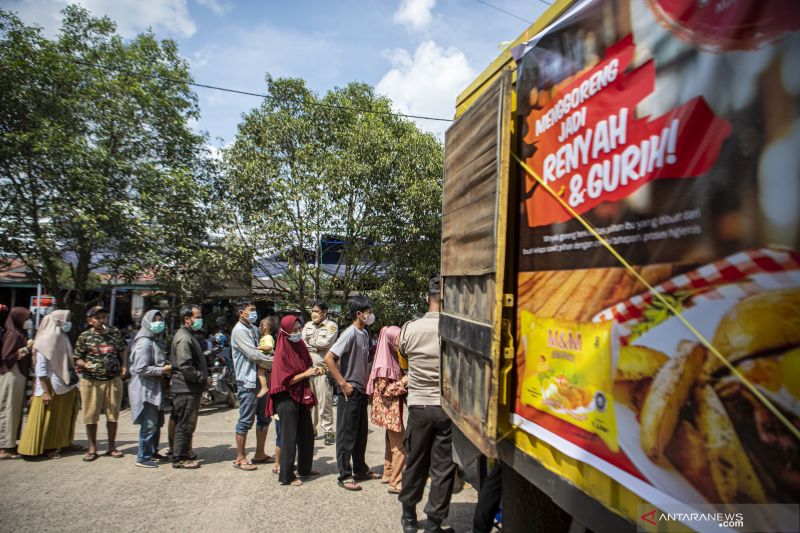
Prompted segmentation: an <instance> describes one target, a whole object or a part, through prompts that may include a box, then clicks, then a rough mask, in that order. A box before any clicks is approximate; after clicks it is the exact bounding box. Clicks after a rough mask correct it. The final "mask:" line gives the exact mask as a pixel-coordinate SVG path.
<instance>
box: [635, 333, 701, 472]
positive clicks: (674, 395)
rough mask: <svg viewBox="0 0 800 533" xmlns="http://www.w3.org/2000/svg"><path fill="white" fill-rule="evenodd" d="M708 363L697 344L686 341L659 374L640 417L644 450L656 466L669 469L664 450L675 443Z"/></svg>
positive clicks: (648, 393)
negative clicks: (680, 420)
mask: <svg viewBox="0 0 800 533" xmlns="http://www.w3.org/2000/svg"><path fill="white" fill-rule="evenodd" d="M705 360H706V350H705V348H703V346H701V345H700V344H698V343H695V342H689V341H683V342H681V343H680V344H679V345H678V350H677V354H676V355H675V357H673V358H672V359H670V360H669V361H667V362H666V363H665V364H664V365H663V366H662V367H661V368H660V369H659V370H658V372H657V373H656V375H655V377H654V378H653V383H652V384H651V386H650V390H649V391H648V392H647V396H646V397H645V399H644V404H643V405H642V410H641V412H640V414H639V423H640V428H641V433H640V434H641V441H642V449H643V450H644V452H645V454H647V456H648V457H649V458H650V459H651V460H652V461H653V462H655V463H657V464H661V465H667V464H668V463H669V461H668V460H667V458H666V457H665V456H664V449H665V448H666V447H667V445H668V444H669V442H670V440H672V437H673V434H674V432H675V428H676V427H677V425H678V417H679V415H680V411H681V409H682V408H683V406H684V405H685V404H686V401H687V400H688V399H689V397H690V394H691V392H692V388H693V386H694V383H695V380H696V379H697V377H698V376H699V375H700V373H701V370H702V368H703V364H704V363H705Z"/></svg>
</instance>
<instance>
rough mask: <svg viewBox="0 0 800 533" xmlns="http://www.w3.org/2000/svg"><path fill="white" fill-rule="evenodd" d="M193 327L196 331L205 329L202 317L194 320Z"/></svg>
mask: <svg viewBox="0 0 800 533" xmlns="http://www.w3.org/2000/svg"><path fill="white" fill-rule="evenodd" d="M192 329H193V330H195V331H199V330H201V329H203V319H202V318H195V319H194V320H193V321H192Z"/></svg>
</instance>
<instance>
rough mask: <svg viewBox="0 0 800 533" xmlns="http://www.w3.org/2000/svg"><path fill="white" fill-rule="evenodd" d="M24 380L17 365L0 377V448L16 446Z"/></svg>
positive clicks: (23, 400) (23, 398) (20, 418)
mask: <svg viewBox="0 0 800 533" xmlns="http://www.w3.org/2000/svg"><path fill="white" fill-rule="evenodd" d="M25 382H26V378H25V376H23V375H22V372H20V371H19V368H18V367H17V365H14V366H13V367H11V370H10V371H9V372H6V373H5V374H2V375H0V448H14V447H15V446H16V445H17V432H18V431H19V422H20V420H22V406H23V404H24V402H25Z"/></svg>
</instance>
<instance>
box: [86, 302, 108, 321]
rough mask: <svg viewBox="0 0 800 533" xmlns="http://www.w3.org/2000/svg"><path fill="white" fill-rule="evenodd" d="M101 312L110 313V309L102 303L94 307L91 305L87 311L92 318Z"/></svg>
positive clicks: (87, 315)
mask: <svg viewBox="0 0 800 533" xmlns="http://www.w3.org/2000/svg"><path fill="white" fill-rule="evenodd" d="M100 312H102V313H106V314H108V309H106V308H105V307H103V306H102V305H95V306H94V307H90V308H89V310H88V311H86V317H87V318H92V317H93V316H94V315H96V314H97V313H100Z"/></svg>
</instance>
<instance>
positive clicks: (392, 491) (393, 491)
mask: <svg viewBox="0 0 800 533" xmlns="http://www.w3.org/2000/svg"><path fill="white" fill-rule="evenodd" d="M388 491H389V494H400V487H392V486H391V485H390V486H389V489H388Z"/></svg>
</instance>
